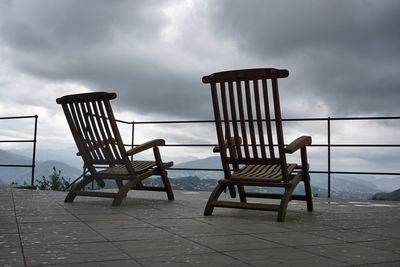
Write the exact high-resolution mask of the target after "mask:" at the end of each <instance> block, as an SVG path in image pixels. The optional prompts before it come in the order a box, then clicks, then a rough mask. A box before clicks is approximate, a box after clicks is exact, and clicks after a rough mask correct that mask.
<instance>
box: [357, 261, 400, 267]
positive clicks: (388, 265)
mask: <svg viewBox="0 0 400 267" xmlns="http://www.w3.org/2000/svg"><path fill="white" fill-rule="evenodd" d="M399 266H400V261H394V262H380V263H376V264H363V265H360V267H399Z"/></svg>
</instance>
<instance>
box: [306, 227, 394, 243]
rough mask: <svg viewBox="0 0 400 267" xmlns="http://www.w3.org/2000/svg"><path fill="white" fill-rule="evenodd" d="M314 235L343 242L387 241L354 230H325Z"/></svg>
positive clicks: (381, 237)
mask: <svg viewBox="0 0 400 267" xmlns="http://www.w3.org/2000/svg"><path fill="white" fill-rule="evenodd" d="M313 234H314V235H317V236H323V237H328V238H333V239H337V240H340V241H345V242H358V241H372V240H383V239H387V238H385V237H383V236H381V235H375V234H370V233H363V232H359V231H354V230H325V231H314V232H313Z"/></svg>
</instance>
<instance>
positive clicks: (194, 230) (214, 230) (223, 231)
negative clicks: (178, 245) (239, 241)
mask: <svg viewBox="0 0 400 267" xmlns="http://www.w3.org/2000/svg"><path fill="white" fill-rule="evenodd" d="M164 229H166V230H167V231H168V232H171V233H174V234H176V235H178V236H182V237H197V236H212V235H232V234H240V232H239V231H236V230H233V229H229V228H227V227H223V226H216V225H190V226H167V227H164Z"/></svg>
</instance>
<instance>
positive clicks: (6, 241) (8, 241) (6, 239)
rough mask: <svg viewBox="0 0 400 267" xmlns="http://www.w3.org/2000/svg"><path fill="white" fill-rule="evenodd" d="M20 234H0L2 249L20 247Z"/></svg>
mask: <svg viewBox="0 0 400 267" xmlns="http://www.w3.org/2000/svg"><path fill="white" fill-rule="evenodd" d="M20 246H21V244H20V240H19V235H18V234H0V248H11V247H20Z"/></svg>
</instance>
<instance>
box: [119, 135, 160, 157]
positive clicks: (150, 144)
mask: <svg viewBox="0 0 400 267" xmlns="http://www.w3.org/2000/svg"><path fill="white" fill-rule="evenodd" d="M163 145H165V140H164V139H154V140H151V141H148V142H146V143H143V144H141V145H138V146H135V147H134V148H131V149H129V150H128V151H126V153H127V154H128V155H129V156H131V155H135V154H137V153H140V152H142V151H145V150H147V149H149V148H153V147H156V146H163Z"/></svg>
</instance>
